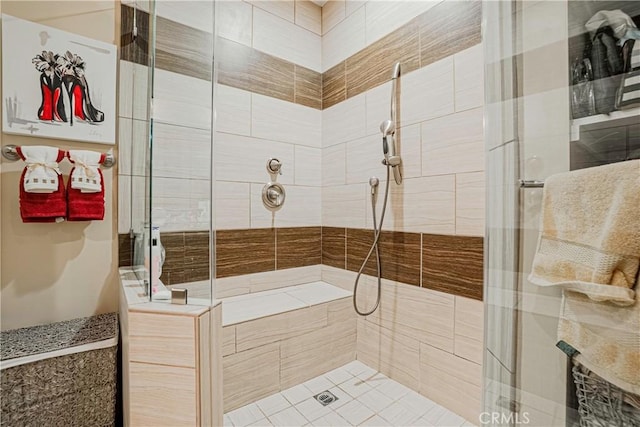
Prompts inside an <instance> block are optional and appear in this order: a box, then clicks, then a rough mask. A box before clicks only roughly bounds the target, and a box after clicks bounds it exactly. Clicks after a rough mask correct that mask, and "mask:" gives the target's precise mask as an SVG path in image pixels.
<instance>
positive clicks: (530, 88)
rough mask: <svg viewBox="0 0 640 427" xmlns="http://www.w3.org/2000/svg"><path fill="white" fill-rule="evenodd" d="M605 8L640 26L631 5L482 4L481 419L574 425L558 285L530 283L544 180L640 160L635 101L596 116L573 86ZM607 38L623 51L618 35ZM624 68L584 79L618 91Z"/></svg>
mask: <svg viewBox="0 0 640 427" xmlns="http://www.w3.org/2000/svg"><path fill="white" fill-rule="evenodd" d="M602 10H607V11H609V10H621V11H622V12H623V13H625V14H626V15H628V16H629V17H630V18H631V19H632V20H634V21H635V25H638V23H639V22H640V20H639V17H640V7H639V5H638V2H624V1H495V2H494V1H490V2H484V8H483V18H484V24H483V25H484V28H483V30H484V33H483V39H484V45H485V98H486V102H485V105H486V107H485V145H486V151H487V158H488V165H487V171H488V174H487V188H488V190H487V191H488V197H487V201H488V202H487V239H486V241H487V248H486V251H485V253H486V254H487V255H486V260H485V261H486V262H485V265H486V267H485V268H486V271H485V301H486V327H485V330H486V333H485V349H486V351H485V372H484V377H485V390H484V410H485V413H483V414H482V415H481V419H480V420H479V422H480V423H482V424H491V425H537V426H564V425H578V423H579V422H580V415H579V413H578V408H579V405H578V402H577V397H576V396H577V393H576V385H575V381H574V379H573V375H572V372H571V369H572V366H573V365H572V360H571V359H570V358H569V357H568V356H567V355H566V354H565V353H564V352H563V351H561V350H560V349H559V348H558V347H557V346H556V344H557V342H558V334H557V328H558V320H559V317H560V312H561V304H562V290H561V289H559V288H558V287H540V286H536V285H534V284H532V283H531V282H530V281H529V280H528V276H529V273H530V272H531V265H532V262H533V258H534V255H535V252H536V248H537V242H538V234H539V224H540V214H541V209H542V195H543V183H544V181H545V180H546V179H547V178H548V177H550V176H551V175H554V174H557V173H563V172H568V171H572V170H577V169H584V168H591V167H595V166H600V165H605V164H610V163H616V162H621V161H626V160H629V159H634V158H639V157H640V152H639V151H638V148H640V145H639V144H640V142H639V141H640V137H639V136H638V135H639V134H640V107H639V104H636V106H635V107H634V106H633V105H626V106H620V107H619V106H618V105H616V103H615V102H613V101H612V102H611V105H612V108H613V110H612V111H609V112H608V113H607V114H603V113H602V111H604V110H603V109H602V108H598V109H594V108H593V106H589V103H588V100H589V96H584V95H583V94H581V93H580V90H582V91H583V92H584V91H585V87H586V86H588V84H585V79H580V78H576V75H580V73H581V72H582V73H583V74H585V73H584V72H583V71H582V70H581V69H580V68H579V65H580V64H581V63H583V62H584V61H583V60H584V58H589V59H591V60H593V61H594V62H595V61H597V59H596V57H595V56H594V54H593V53H592V52H593V48H592V40H593V34H592V33H589V32H588V30H587V28H586V25H585V24H587V22H588V21H589V20H590V19H591V18H592V17H593V16H594V15H596V13H598V12H599V11H602ZM614 41H615V42H617V43H618V48H617V49H616V51H617V52H618V54H620V45H621V42H620V41H619V39H617V38H614ZM576 64H578V65H576ZM594 65H597V63H595V64H594ZM623 76H624V70H623V71H620V73H619V74H617V75H612V76H610V77H605V78H602V79H598V78H593V77H592V79H591V80H589V81H590V83H589V84H591V85H595V86H598V85H601V86H607V84H609V83H611V84H609V85H608V86H609V89H608V90H609V93H610V95H609V96H614V97H615V93H616V91H617V88H619V87H620V80H621V79H622V78H624V77H623ZM612 82H614V83H612ZM611 88H613V89H611ZM581 96H582V98H581ZM595 96H596V101H597V102H596V104H598V103H600V105H602V100H603V99H604V95H602V94H598V92H597V91H596V95H595ZM576 100H577V101H576ZM638 351H639V352H640V348H639V349H638ZM583 422H584V421H583ZM611 422H613V421H611ZM638 422H640V421H638ZM583 425H587V424H583ZM588 425H590V424H588ZM612 425H618V424H612Z"/></svg>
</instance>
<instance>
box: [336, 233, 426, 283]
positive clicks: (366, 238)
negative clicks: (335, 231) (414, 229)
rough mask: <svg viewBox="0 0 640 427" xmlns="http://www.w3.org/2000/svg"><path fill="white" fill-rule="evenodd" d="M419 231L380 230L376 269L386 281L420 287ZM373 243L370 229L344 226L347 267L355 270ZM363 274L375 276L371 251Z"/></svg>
mask: <svg viewBox="0 0 640 427" xmlns="http://www.w3.org/2000/svg"><path fill="white" fill-rule="evenodd" d="M420 242H421V236H420V233H406V232H400V231H383V232H382V234H381V235H380V245H379V248H380V264H381V266H380V269H381V273H382V277H383V278H384V279H388V280H394V281H397V282H403V283H407V284H409V285H414V286H420V256H421V246H420ZM372 243H373V230H361V229H352V228H349V229H347V269H348V270H351V271H358V270H359V269H360V266H361V265H362V261H363V260H364V258H365V257H366V256H367V253H368V252H369V250H370V248H371V244H372ZM364 273H365V274H369V275H371V276H376V275H377V262H376V256H375V252H374V253H373V254H372V255H371V257H370V258H369V261H368V262H367V264H366V266H365V269H364Z"/></svg>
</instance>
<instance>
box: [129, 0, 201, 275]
mask: <svg viewBox="0 0 640 427" xmlns="http://www.w3.org/2000/svg"><path fill="white" fill-rule="evenodd" d="M142 3H144V2H138V3H136V4H131V5H129V6H124V5H123V7H122V20H121V22H122V26H123V45H125V46H126V47H125V48H124V49H123V51H122V61H121V76H122V80H123V84H122V92H123V97H122V98H121V99H122V101H123V102H124V103H125V106H124V108H123V107H121V110H120V112H121V128H120V135H121V140H122V141H124V144H125V146H126V147H127V148H128V150H129V151H130V152H131V156H130V158H129V159H126V158H125V159H123V160H122V161H123V163H121V165H120V174H121V177H122V178H123V179H121V191H120V206H121V207H120V221H119V233H121V234H120V247H121V248H123V249H124V248H126V247H127V246H130V245H131V242H130V239H129V238H128V232H129V230H130V228H131V226H132V224H131V221H130V218H131V212H132V211H133V212H134V217H135V218H143V217H144V215H143V213H142V209H144V206H143V205H142V201H141V200H140V198H130V192H129V191H128V188H130V185H131V182H132V181H133V182H134V185H142V184H141V183H142V181H143V180H144V172H145V171H144V165H145V164H146V162H148V159H145V158H144V156H145V154H144V153H145V149H144V147H145V145H146V144H147V141H148V123H147V121H146V117H147V111H146V109H144V108H142V107H144V106H146V101H145V99H146V96H147V87H146V80H147V75H148V74H147V73H148V68H147V66H148V62H149V60H148V47H149V45H148V40H145V37H144V35H145V34H147V32H148V30H147V29H148V21H149V15H148V13H147V11H145V9H144V8H145V5H144V4H142ZM134 5H137V6H138V7H139V8H140V9H138V11H137V24H138V28H139V34H143V37H142V40H140V38H138V40H135V41H133V40H130V39H131V37H130V34H129V33H130V28H131V20H132V17H133V10H134V9H133V6H134ZM156 12H157V19H156V31H155V36H156V57H155V67H156V68H155V70H154V109H153V119H154V125H153V170H152V173H153V185H152V196H153V202H154V203H153V211H152V218H153V223H154V225H158V226H159V227H160V230H161V232H162V236H161V240H162V243H163V245H164V246H165V249H166V251H167V258H166V262H165V265H164V268H163V275H162V280H163V281H164V283H165V284H169V285H171V284H176V283H184V282H190V281H199V280H205V279H208V278H209V253H210V251H209V229H210V226H211V210H210V200H211V183H210V182H211V146H212V137H211V129H212V127H211V116H212V106H211V104H212V92H213V88H212V83H211V81H212V77H211V76H212V60H213V3H211V2H197V1H193V2H190V1H187V2H170V1H169V2H158V3H157V9H156ZM127 37H128V39H127ZM127 41H128V42H129V43H125V42H127ZM132 98H133V100H132ZM129 103H131V104H132V105H133V108H131V107H129V108H127V107H128V106H129V105H128V104H129ZM123 157H124V156H123ZM133 225H134V226H135V225H136V224H133ZM129 252H130V251H129ZM120 258H121V259H120V263H121V265H126V264H127V261H128V260H127V258H126V251H122V252H121V257H120ZM129 262H130V261H129Z"/></svg>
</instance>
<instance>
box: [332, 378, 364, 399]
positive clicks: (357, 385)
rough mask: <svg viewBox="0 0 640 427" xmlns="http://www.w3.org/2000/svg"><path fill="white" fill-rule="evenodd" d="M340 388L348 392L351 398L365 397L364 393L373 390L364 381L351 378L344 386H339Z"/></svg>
mask: <svg viewBox="0 0 640 427" xmlns="http://www.w3.org/2000/svg"><path fill="white" fill-rule="evenodd" d="M339 387H340V388H341V389H342V390H344V391H346V392H347V393H348V394H349V396H351V397H354V398H355V397H359V396H361V395H363V394H364V393H366V392H367V391H369V390H371V386H370V385H369V384H367V383H365V382H364V381H362V380H361V379H360V378H357V377H354V378H351V379H350V380H348V381H345V382H343V383H342V384H340V385H339Z"/></svg>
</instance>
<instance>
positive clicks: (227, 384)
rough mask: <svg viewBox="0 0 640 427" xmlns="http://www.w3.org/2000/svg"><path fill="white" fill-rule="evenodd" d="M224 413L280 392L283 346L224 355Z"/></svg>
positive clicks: (270, 345)
mask: <svg viewBox="0 0 640 427" xmlns="http://www.w3.org/2000/svg"><path fill="white" fill-rule="evenodd" d="M222 364H223V367H224V372H223V380H224V411H225V412H229V411H232V410H234V409H236V408H239V407H241V406H244V405H246V404H248V403H251V402H255V401H256V400H259V399H261V398H263V397H267V396H269V395H272V394H273V393H276V392H278V391H280V344H279V343H275V344H269V345H265V346H262V347H258V348H254V349H252V350H247V351H243V352H241V353H235V354H232V355H229V356H225V357H224V359H223V361H222Z"/></svg>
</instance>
